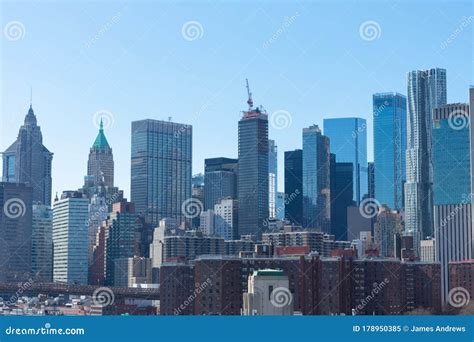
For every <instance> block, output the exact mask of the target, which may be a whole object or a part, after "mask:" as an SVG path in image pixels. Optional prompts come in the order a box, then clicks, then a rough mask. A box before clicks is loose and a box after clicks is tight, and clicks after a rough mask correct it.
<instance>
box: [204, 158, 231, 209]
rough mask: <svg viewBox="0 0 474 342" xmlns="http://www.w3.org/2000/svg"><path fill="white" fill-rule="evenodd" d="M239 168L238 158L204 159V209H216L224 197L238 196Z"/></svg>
mask: <svg viewBox="0 0 474 342" xmlns="http://www.w3.org/2000/svg"><path fill="white" fill-rule="evenodd" d="M237 168H238V160H237V159H232V158H224V157H220V158H208V159H205V160H204V210H209V209H214V205H216V204H217V203H219V201H220V199H222V198H226V197H231V198H237Z"/></svg>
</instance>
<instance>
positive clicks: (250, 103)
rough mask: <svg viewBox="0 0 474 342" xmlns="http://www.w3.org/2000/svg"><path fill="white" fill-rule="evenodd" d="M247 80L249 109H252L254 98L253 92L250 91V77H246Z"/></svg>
mask: <svg viewBox="0 0 474 342" xmlns="http://www.w3.org/2000/svg"><path fill="white" fill-rule="evenodd" d="M245 82H246V83H247V96H248V100H247V103H248V105H249V110H252V108H253V100H252V93H251V92H250V86H249V80H248V78H246V79H245Z"/></svg>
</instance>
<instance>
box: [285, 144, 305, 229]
mask: <svg viewBox="0 0 474 342" xmlns="http://www.w3.org/2000/svg"><path fill="white" fill-rule="evenodd" d="M285 201H286V202H285V219H286V220H288V221H290V223H293V224H296V225H300V226H301V225H303V150H294V151H286V152H285Z"/></svg>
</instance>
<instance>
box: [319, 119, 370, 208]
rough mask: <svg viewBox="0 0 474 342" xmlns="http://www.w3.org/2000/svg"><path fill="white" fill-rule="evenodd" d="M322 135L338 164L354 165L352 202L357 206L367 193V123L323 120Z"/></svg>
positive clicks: (351, 120) (356, 120) (347, 120)
mask: <svg viewBox="0 0 474 342" xmlns="http://www.w3.org/2000/svg"><path fill="white" fill-rule="evenodd" d="M324 135H325V136H327V137H328V138H329V139H330V141H331V153H334V154H335V155H336V162H338V163H352V164H353V165H354V181H353V186H354V191H353V196H354V198H353V200H354V202H356V203H357V204H359V203H360V201H361V200H362V199H363V197H364V195H366V194H367V193H368V175H367V123H366V121H365V119H361V118H336V119H324Z"/></svg>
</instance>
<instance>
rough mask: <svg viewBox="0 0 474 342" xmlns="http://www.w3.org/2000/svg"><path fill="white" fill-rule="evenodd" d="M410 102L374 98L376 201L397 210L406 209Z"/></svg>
mask: <svg viewBox="0 0 474 342" xmlns="http://www.w3.org/2000/svg"><path fill="white" fill-rule="evenodd" d="M406 107H407V100H406V97H405V96H404V95H401V94H398V93H378V94H374V95H373V119H374V165H375V177H374V178H375V197H374V198H375V199H377V201H379V202H380V203H381V204H385V205H387V206H389V207H390V208H391V209H394V210H401V209H402V205H403V185H404V181H405V157H406V156H405V150H406V116H407V115H406Z"/></svg>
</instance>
